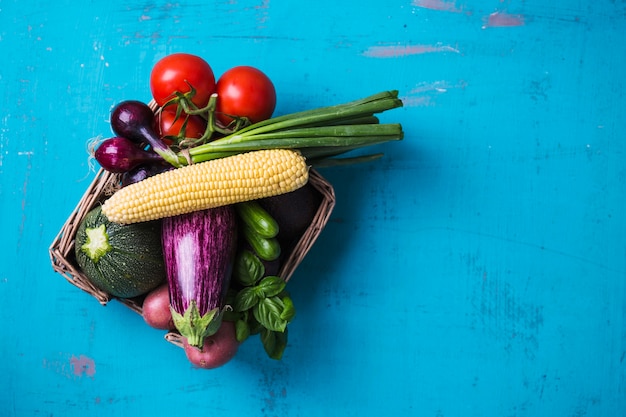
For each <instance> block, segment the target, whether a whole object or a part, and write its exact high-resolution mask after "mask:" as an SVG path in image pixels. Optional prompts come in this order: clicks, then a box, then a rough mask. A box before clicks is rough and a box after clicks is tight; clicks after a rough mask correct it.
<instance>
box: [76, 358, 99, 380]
mask: <svg viewBox="0 0 626 417" xmlns="http://www.w3.org/2000/svg"><path fill="white" fill-rule="evenodd" d="M70 364H71V365H72V372H73V374H74V375H76V376H83V375H87V376H88V377H91V378H93V377H94V375H95V374H96V363H95V362H94V360H93V359H91V358H88V357H87V356H84V355H80V356H78V357H76V356H73V355H72V357H71V358H70Z"/></svg>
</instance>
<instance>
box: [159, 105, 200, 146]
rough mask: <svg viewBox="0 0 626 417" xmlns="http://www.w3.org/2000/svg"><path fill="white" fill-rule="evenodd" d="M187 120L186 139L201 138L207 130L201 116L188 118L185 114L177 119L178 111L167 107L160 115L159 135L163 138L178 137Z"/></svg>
mask: <svg viewBox="0 0 626 417" xmlns="http://www.w3.org/2000/svg"><path fill="white" fill-rule="evenodd" d="M185 118H187V125H185V137H186V138H196V139H197V138H200V137H202V135H203V134H204V131H205V130H206V121H205V120H204V119H203V118H202V117H200V116H194V115H191V116H186V115H185V114H184V113H183V114H181V115H180V116H179V117H178V119H176V109H175V108H174V107H170V106H167V107H165V108H164V109H163V110H161V112H160V113H159V115H158V117H157V119H156V122H157V133H159V135H160V136H161V137H164V136H178V135H179V133H180V129H181V128H182V127H183V123H185Z"/></svg>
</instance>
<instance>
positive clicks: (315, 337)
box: [0, 0, 626, 417]
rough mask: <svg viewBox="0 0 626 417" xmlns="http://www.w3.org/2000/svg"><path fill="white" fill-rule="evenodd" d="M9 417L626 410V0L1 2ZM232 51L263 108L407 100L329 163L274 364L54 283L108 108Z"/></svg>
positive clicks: (0, 394)
mask: <svg viewBox="0 0 626 417" xmlns="http://www.w3.org/2000/svg"><path fill="white" fill-rule="evenodd" d="M0 23H1V24H0V56H2V60H3V65H2V66H1V67H0V94H1V96H0V105H1V108H0V181H1V182H0V196H1V199H0V204H1V205H2V206H1V210H0V211H1V213H2V215H1V216H0V225H1V230H2V231H3V233H2V238H1V239H2V240H1V241H2V246H3V250H2V255H0V256H1V257H2V265H3V267H2V270H1V271H0V322H2V323H3V324H4V326H3V329H4V332H3V337H2V339H1V341H0V358H1V360H0V376H1V377H0V381H2V382H1V384H2V390H0V413H1V414H2V415H3V416H19V417H21V416H66V417H72V416H85V415H89V416H111V415H115V416H117V417H124V416H151V415H166V414H172V413H175V414H178V413H193V414H196V415H202V413H205V414H209V413H211V414H222V415H234V416H244V415H247V416H316V417H317V416H320V415H325V416H360V417H362V416H381V415H396V416H409V415H410V416H432V417H452V416H464V417H465V416H494V417H496V416H497V417H525V416H529V417H530V416H533V417H535V416H551V417H555V416H568V417H569V416H571V417H573V416H589V417H596V416H611V417H614V416H619V415H626V368H625V367H626V363H625V358H626V284H625V283H626V240H625V236H626V210H625V206H626V160H625V156H624V154H625V150H626V145H625V139H626V137H625V132H626V118H625V117H624V114H625V110H626V96H625V85H624V80H625V76H624V75H625V72H624V69H625V66H626V43H625V42H624V36H625V35H626V2H624V1H620V0H617V1H615V0H613V1H608V0H599V1H595V2H584V1H575V0H569V1H567V0H555V1H552V2H545V1H539V0H528V1H516V0H510V1H505V0H502V1H501V0H490V1H478V0H466V1H464V0H456V1H454V0H413V1H410V0H404V1H399V0H389V1H385V2H381V1H368V0H364V1H361V2H337V1H327V0H319V1H315V2H313V1H310V2H293V1H289V2H288V1H278V0H272V1H270V0H264V1H261V0H256V1H253V0H222V1H214V2H200V1H197V2H165V1H144V2H134V1H130V2H129V1H119V0H110V1H106V2H96V1H84V2H70V1H67V0H59V1H56V2H52V3H51V2H44V1H32V0H20V1H17V0H14V1H10V0H9V1H7V0H0ZM180 51H183V52H190V53H195V54H199V55H202V56H203V57H205V59H207V60H208V61H209V62H210V63H211V65H212V66H213V69H214V70H215V73H216V74H217V75H219V74H221V73H222V72H224V71H225V70H227V69H228V68H230V67H232V66H235V65H241V64H248V65H254V66H257V67H259V68H261V69H262V70H264V71H265V72H266V73H267V74H268V75H269V76H270V77H271V78H272V80H273V81H274V82H275V85H276V88H277V91H278V106H277V110H276V114H284V113H288V112H292V111H298V110H304V109H308V108H313V107H317V106H322V105H330V104H337V103H340V102H344V101H349V100H352V99H356V98H360V97H363V96H366V95H369V94H372V93H375V92H378V91H382V90H387V89H398V90H399V91H400V95H401V96H402V98H403V99H404V102H405V107H404V108H402V109H397V110H394V111H392V112H389V113H386V114H385V115H383V117H382V118H383V120H384V121H392V122H396V121H397V122H401V123H402V124H403V126H404V130H405V132H406V137H405V140H404V141H403V142H399V143H393V144H385V145H382V146H380V147H378V148H377V149H378V150H381V151H383V152H385V158H384V159H382V160H379V161H377V162H374V163H368V164H363V165H358V166H350V167H344V168H332V169H325V170H323V171H322V174H323V175H324V176H325V177H326V178H327V179H328V180H329V181H331V182H332V184H333V185H334V187H335V191H336V194H337V206H336V208H335V211H334V212H333V215H332V217H331V219H330V222H329V223H328V226H327V227H326V229H325V230H324V231H323V233H322V235H321V236H320V238H319V240H318V241H317V243H316V245H315V246H314V247H313V249H312V250H311V252H310V253H309V255H308V256H307V258H305V260H304V262H303V263H302V264H301V265H300V268H299V269H298V270H297V272H296V274H295V275H294V277H293V279H292V281H291V282H290V284H289V289H290V291H291V293H292V296H293V298H294V301H295V304H296V308H297V310H298V313H297V316H296V319H295V321H294V322H293V324H292V325H291V327H290V342H289V346H288V348H287V351H286V353H285V356H284V358H283V360H282V361H280V362H277V361H272V360H270V359H267V357H266V356H265V353H264V351H263V349H262V346H261V344H260V342H258V340H257V339H254V340H251V341H249V342H246V344H244V345H243V346H242V348H241V350H240V352H239V354H238V355H237V357H236V359H235V360H233V361H232V362H230V363H229V364H228V365H226V366H225V367H223V368H220V369H217V370H213V371H204V370H197V369H193V368H192V367H191V366H190V365H189V364H188V362H187V359H186V358H185V356H184V354H183V353H182V351H181V350H180V349H179V348H178V347H176V346H174V345H172V344H170V343H167V342H166V341H164V340H163V333H161V332H159V331H156V330H153V329H150V328H148V327H147V326H146V325H145V324H144V323H143V321H142V319H141V317H139V316H138V315H137V314H135V313H134V312H132V311H131V310H129V309H128V308H126V307H125V306H123V305H121V304H120V303H117V302H112V303H110V304H109V305H107V306H106V307H102V306H100V305H99V304H98V302H97V301H96V300H95V299H93V298H92V297H90V296H89V295H88V294H86V293H84V292H82V291H80V290H79V289H77V288H75V287H74V286H72V285H69V284H68V283H67V282H66V281H65V280H64V279H63V277H61V276H60V275H58V274H56V273H54V272H53V270H52V268H51V266H50V260H49V257H48V247H49V245H50V244H51V242H52V240H53V239H54V237H55V236H56V234H57V232H58V231H59V229H60V228H61V226H62V225H63V223H64V222H65V220H66V219H67V217H68V215H69V214H70V212H71V210H72V209H73V208H74V207H75V205H76V203H77V202H78V200H79V199H80V198H81V196H82V194H83V192H84V190H85V189H86V187H87V186H88V184H89V183H90V182H91V180H92V179H93V176H94V172H93V171H90V168H89V165H88V160H87V148H86V144H87V142H88V140H89V139H91V138H94V137H97V136H109V135H111V131H110V126H109V124H108V117H109V112H110V109H111V107H112V106H113V105H114V104H116V103H117V102H119V101H121V100H124V99H139V100H144V101H148V100H149V99H150V95H149V89H148V77H149V74H150V70H151V67H152V65H154V63H155V62H156V61H157V60H158V59H159V58H161V57H163V56H164V55H165V54H168V53H172V52H180Z"/></svg>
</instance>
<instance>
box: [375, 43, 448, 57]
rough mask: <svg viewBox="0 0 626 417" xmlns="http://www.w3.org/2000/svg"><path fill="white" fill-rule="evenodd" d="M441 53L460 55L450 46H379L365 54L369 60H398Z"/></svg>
mask: <svg viewBox="0 0 626 417" xmlns="http://www.w3.org/2000/svg"><path fill="white" fill-rule="evenodd" d="M440 52H452V53H457V54H458V53H459V52H460V51H459V50H458V49H457V48H455V47H453V46H450V45H440V44H436V45H377V46H370V47H369V48H367V49H366V50H365V51H364V52H363V56H366V57H368V58H398V57H403V56H408V55H420V54H431V53H440Z"/></svg>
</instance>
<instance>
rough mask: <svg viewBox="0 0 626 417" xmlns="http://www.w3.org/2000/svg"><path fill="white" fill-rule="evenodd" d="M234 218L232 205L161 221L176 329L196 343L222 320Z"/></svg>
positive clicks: (233, 247) (233, 241)
mask: <svg viewBox="0 0 626 417" xmlns="http://www.w3.org/2000/svg"><path fill="white" fill-rule="evenodd" d="M236 222H237V216H236V212H235V209H234V208H233V206H231V205H229V206H222V207H217V208H212V209H208V210H202V211H196V212H192V213H188V214H181V215H177V216H174V217H168V218H165V219H163V221H162V232H161V238H162V244H163V256H164V258H165V266H166V272H167V281H168V287H169V292H170V308H171V310H172V318H173V321H174V325H175V326H176V329H178V331H179V332H180V334H181V335H182V336H183V337H185V338H186V339H187V341H188V343H189V344H190V345H192V346H196V347H198V348H200V347H201V346H202V344H203V342H204V339H205V338H206V337H208V336H211V335H212V334H214V333H215V332H216V331H217V329H219V327H220V324H221V322H222V315H223V312H224V302H225V298H226V293H227V291H228V288H229V285H230V280H231V275H232V270H233V263H234V260H235V255H236V249H237V223H236Z"/></svg>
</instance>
